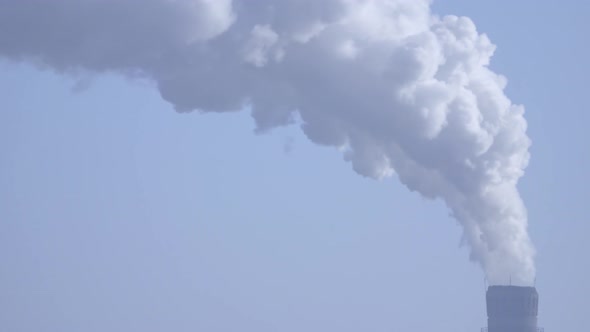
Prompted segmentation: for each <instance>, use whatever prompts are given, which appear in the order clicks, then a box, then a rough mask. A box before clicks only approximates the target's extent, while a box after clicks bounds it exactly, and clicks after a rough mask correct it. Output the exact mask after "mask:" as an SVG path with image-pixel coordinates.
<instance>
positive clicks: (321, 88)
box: [0, 0, 535, 284]
mask: <svg viewBox="0 0 590 332" xmlns="http://www.w3.org/2000/svg"><path fill="white" fill-rule="evenodd" d="M430 5H431V3H430V1H429V0H382V1H363V0H321V1H318V0H279V1H277V0H256V1H249V0H51V1H47V0H0V56H1V57H4V58H8V59H11V60H16V61H28V62H32V63H35V64H38V65H41V66H43V67H50V68H53V69H54V70H57V71H60V72H66V73H68V72H76V71H79V70H82V71H90V72H97V73H100V72H117V73H122V74H124V75H142V76H144V77H147V78H149V79H151V80H153V81H154V82H155V83H157V86H158V89H159V91H160V93H161V95H162V97H163V98H164V99H166V100H167V101H169V102H170V103H171V104H173V105H174V107H175V109H176V110H177V111H179V112H188V111H192V110H200V111H203V112H226V111H240V110H244V109H251V110H252V116H253V118H254V119H255V121H256V125H257V130H258V131H265V130H269V129H272V128H274V127H278V126H283V125H288V124H292V123H293V122H294V119H296V118H300V119H301V121H302V126H301V127H302V130H303V132H304V133H305V135H306V136H307V137H308V138H309V139H310V140H311V141H313V142H315V143H317V144H322V145H328V146H333V147H336V148H339V149H342V150H343V151H345V152H344V158H345V159H346V160H347V161H349V162H350V163H351V164H352V167H353V169H354V170H355V171H356V172H357V173H359V174H362V175H364V176H368V177H372V178H377V179H379V178H383V177H386V176H391V175H397V176H398V177H399V179H400V181H401V182H402V183H403V184H404V185H406V186H407V187H408V188H409V189H410V190H412V191H417V192H419V193H420V194H422V195H423V196H425V197H428V198H433V199H434V198H440V199H442V200H444V201H445V203H446V204H447V205H448V207H449V208H450V210H451V211H452V215H453V216H454V217H455V218H456V219H457V221H458V222H459V223H460V224H461V225H462V227H463V229H464V238H465V240H466V242H467V243H468V244H469V246H470V248H471V258H472V259H473V260H474V261H476V262H477V263H479V264H480V265H481V266H482V268H483V270H484V271H485V273H486V275H487V277H488V279H489V280H490V282H492V283H503V282H505V281H506V280H507V279H508V278H509V277H510V276H511V277H512V281H513V283H515V284H530V283H531V282H532V280H533V278H534V274H535V270H534V262H533V258H534V249H533V246H532V244H531V241H530V239H529V236H528V234H527V215H526V209H525V207H524V205H523V202H522V200H521V198H520V196H519V193H518V191H517V187H516V185H517V181H518V179H519V178H520V177H521V176H522V175H523V171H524V168H525V167H526V165H527V162H528V159H529V153H528V148H529V145H530V140H529V138H528V137H527V135H526V127H527V123H526V121H525V119H524V117H523V112H524V109H523V107H522V106H519V105H514V104H512V103H511V101H510V100H509V99H508V98H507V97H506V95H505V94H504V92H503V90H504V87H505V85H506V79H505V78H504V77H503V76H500V75H498V74H496V73H494V72H492V71H491V70H490V69H489V68H488V64H489V61H490V58H491V56H492V54H493V53H494V49H495V46H494V45H493V44H492V43H491V42H490V41H489V39H488V38H487V37H486V36H485V35H482V34H479V33H478V32H477V30H476V27H475V25H474V24H473V22H472V21H471V20H470V19H468V18H465V17H455V16H446V17H442V18H441V17H438V16H436V15H433V14H432V13H431V11H430Z"/></svg>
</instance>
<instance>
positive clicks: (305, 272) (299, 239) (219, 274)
mask: <svg viewBox="0 0 590 332" xmlns="http://www.w3.org/2000/svg"><path fill="white" fill-rule="evenodd" d="M589 7H590V5H588V4H586V3H582V2H575V1H564V2H561V3H560V4H557V3H556V2H550V1H528V0H527V1H519V2H517V3H509V2H507V1H504V2H500V3H498V2H492V1H478V2H466V1H459V0H451V1H445V2H443V1H438V2H435V4H434V10H435V12H438V13H441V14H458V15H466V16H469V17H470V18H472V19H473V20H474V21H475V23H476V25H477V27H478V30H479V31H480V32H484V33H486V34H487V35H488V36H489V37H490V39H491V40H492V41H493V42H494V43H495V44H496V45H497V46H498V48H497V50H496V53H495V56H494V58H493V62H492V68H494V70H496V71H497V72H500V73H502V74H504V75H506V76H507V77H508V79H509V84H508V87H507V94H508V96H509V97H510V98H511V99H512V100H513V101H514V102H515V103H522V104H524V105H525V107H526V110H527V111H526V119H527V120H528V123H529V130H528V133H529V135H530V137H531V138H532V141H533V145H532V147H531V154H532V158H531V162H530V165H529V167H528V168H527V172H526V175H525V176H524V177H523V178H522V179H521V181H520V185H519V188H520V190H521V193H522V196H523V198H524V201H525V203H526V205H527V208H528V212H529V222H530V228H529V229H530V233H531V236H532V239H533V241H534V243H535V245H536V248H537V252H538V254H537V269H538V272H537V287H538V289H539V293H540V298H541V300H540V301H541V302H540V325H542V326H544V327H545V328H546V329H547V331H556V330H558V329H559V330H574V329H575V330H579V331H584V330H588V329H589V328H590V323H588V322H587V320H586V319H585V317H584V316H585V314H586V311H587V310H586V301H585V299H586V298H587V296H588V295H590V286H588V283H587V282H586V281H587V280H588V279H589V278H590V270H589V268H588V263H587V255H588V252H590V244H588V241H587V236H586V234H587V233H588V230H589V227H588V226H587V222H586V221H587V215H588V214H587V210H586V209H585V207H586V198H587V197H589V195H590V192H589V189H588V180H589V177H588V175H587V169H588V166H590V159H589V157H590V149H588V148H587V146H586V144H587V142H589V138H590V137H589V134H588V131H587V130H585V129H586V126H587V123H588V122H589V120H590V119H589V115H588V113H587V112H586V110H585V108H586V107H585V103H584V102H585V94H584V93H585V88H586V84H585V83H586V80H587V77H589V75H590V71H589V66H588V63H587V59H588V58H590V54H588V53H589V52H590V49H589V47H588V45H587V43H586V42H585V41H584V36H583V34H584V31H589V30H590V27H589V26H588V25H589V23H588V22H587V17H588V14H589V9H590V8H589ZM0 73H1V75H0V91H2V98H0V151H1V152H2V153H1V154H0V250H1V252H2V254H1V255H0V263H1V266H2V270H1V271H0V291H1V294H0V326H5V327H6V328H5V329H6V330H10V331H15V332H20V331H130V330H142V331H148V332H151V331H154V332H155V331H167V330H173V331H236V330H246V331H250V330H252V331H253V330H257V331H301V330H307V331H325V330H339V331H358V330H367V331H391V330H394V329H395V330H407V331H428V330H437V331H449V332H450V331H478V330H479V328H480V327H481V326H484V325H485V312H484V309H485V308H484V301H483V300H484V283H483V273H482V272H481V270H480V269H479V267H477V266H476V265H475V264H473V263H470V262H469V261H468V259H467V256H468V250H467V248H465V247H461V246H460V240H461V229H460V227H459V226H458V225H457V224H456V222H455V221H454V220H452V219H451V218H450V217H449V216H448V211H447V209H446V207H444V206H443V204H442V203H440V202H438V201H435V202H433V201H430V200H426V199H424V198H422V197H420V196H419V195H418V194H416V193H412V192H410V191H408V190H407V189H406V188H405V187H403V186H402V185H400V184H399V183H398V181H397V180H395V179H387V180H383V181H374V180H370V179H368V178H364V177H361V176H358V175H357V174H355V173H354V172H353V171H352V170H351V169H350V165H349V164H348V163H345V162H343V161H342V156H341V154H340V153H339V152H338V151H336V150H334V149H332V148H326V147H319V146H317V145H313V144H312V143H310V142H309V141H308V139H307V138H306V137H305V136H304V135H303V134H301V133H300V131H299V129H298V128H297V127H296V126H294V127H287V128H279V129H275V130H273V131H272V132H270V133H267V134H262V135H256V134H253V129H254V122H253V120H252V119H251V117H250V116H249V115H248V114H247V112H240V113H231V114H199V113H197V112H193V113H188V114H178V113H176V112H174V110H173V108H172V107H171V106H170V105H169V104H168V103H166V102H165V101H163V100H162V99H161V98H160V96H159V94H158V92H157V90H156V89H155V88H154V86H153V84H151V83H150V82H145V81H139V80H130V79H126V78H121V77H119V76H116V75H110V74H109V75H101V76H92V77H83V78H82V79H81V80H80V79H79V78H72V77H68V76H63V75H59V74H56V73H54V72H52V71H50V70H40V69H38V68H34V67H32V66H30V65H27V64H19V63H14V62H8V61H3V62H1V63H0Z"/></svg>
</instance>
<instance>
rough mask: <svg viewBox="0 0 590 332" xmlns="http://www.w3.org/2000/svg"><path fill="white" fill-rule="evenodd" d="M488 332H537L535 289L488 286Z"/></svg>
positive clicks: (537, 298)
mask: <svg viewBox="0 0 590 332" xmlns="http://www.w3.org/2000/svg"><path fill="white" fill-rule="evenodd" d="M486 304H487V312H488V332H537V312H538V306H539V294H538V293H537V290H536V289H535V287H520V286H490V287H488V290H487V293H486Z"/></svg>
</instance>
